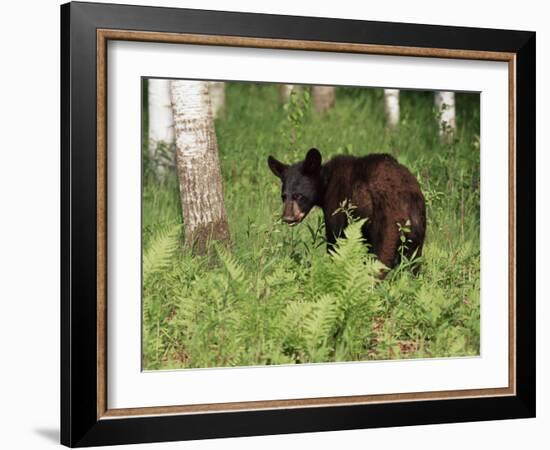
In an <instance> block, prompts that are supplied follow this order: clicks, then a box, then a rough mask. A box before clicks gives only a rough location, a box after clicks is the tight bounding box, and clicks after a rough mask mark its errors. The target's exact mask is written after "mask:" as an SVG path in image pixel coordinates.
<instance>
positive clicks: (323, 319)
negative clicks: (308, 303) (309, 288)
mask: <svg viewBox="0 0 550 450" xmlns="http://www.w3.org/2000/svg"><path fill="white" fill-rule="evenodd" d="M339 317H340V314H339V309H338V304H337V301H336V300H335V299H334V298H333V297H332V296H331V295H328V294H326V295H322V296H321V297H320V298H319V299H318V300H317V301H316V302H315V303H314V305H313V311H312V313H311V314H310V315H309V316H308V317H307V319H306V320H305V333H306V336H307V340H308V342H309V346H310V347H316V346H318V345H319V344H322V343H323V342H326V341H327V340H328V339H329V338H330V337H331V331H332V330H333V329H334V327H335V325H336V324H337V322H338V320H339Z"/></svg>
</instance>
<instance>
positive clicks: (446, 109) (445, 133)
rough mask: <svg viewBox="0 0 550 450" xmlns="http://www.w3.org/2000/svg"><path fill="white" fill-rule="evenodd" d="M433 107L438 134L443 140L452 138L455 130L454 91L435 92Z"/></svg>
mask: <svg viewBox="0 0 550 450" xmlns="http://www.w3.org/2000/svg"><path fill="white" fill-rule="evenodd" d="M434 100H435V109H436V113H437V117H438V120H439V136H440V137H441V140H442V141H444V142H447V143H448V142H450V141H451V140H452V139H453V135H454V132H455V130H456V118H455V93H454V92H448V91H441V92H436V93H435V98H434Z"/></svg>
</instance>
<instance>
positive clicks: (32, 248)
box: [0, 0, 550, 450]
mask: <svg viewBox="0 0 550 450" xmlns="http://www.w3.org/2000/svg"><path fill="white" fill-rule="evenodd" d="M132 3H135V4H155V5H167V6H182V7H183V6H187V7H195V8H207V9H231V10H240V11H254V12H265V13H280V14H299V15H311V16H324V17H342V18H353V19H371V20H386V21H402V22H420V23H433V24H447V25H466V26H479V27H491V28H510V29H529V30H535V31H537V46H538V48H537V58H538V61H537V80H538V83H537V128H538V130H539V133H538V139H537V148H538V151H537V167H538V169H537V172H538V174H537V188H538V189H537V190H538V200H537V203H538V205H537V210H538V217H537V222H538V224H539V226H538V227H537V228H538V230H539V231H538V234H539V239H538V247H537V260H538V261H537V274H538V279H539V281H540V282H539V283H538V286H537V293H538V295H537V312H538V319H537V325H538V331H537V338H538V348H537V358H538V373H537V378H538V380H539V383H538V409H537V413H538V418H537V419H530V420H514V421H500V422H483V423H475V424H450V425H433V426H423V427H408V428H399V429H395V428H393V429H378V430H357V431H346V432H332V433H315V434H302V435H288V436H268V437H256V438H239V439H224V440H213V441H204V442H187V443H169V444H155V445H154V446H153V445H141V446H139V447H137V446H135V448H159V449H160V448H184V449H199V450H200V449H219V448H223V449H255V448H258V447H262V448H268V449H269V448H273V449H275V448H277V449H279V448H281V447H285V448H313V447H316V448H338V447H339V448H362V449H363V448H366V447H372V448H376V447H378V448H380V447H383V448H389V449H393V448H407V449H416V448H422V449H440V448H445V449H461V450H463V449H464V448H468V447H471V448H488V447H490V448H495V449H517V448H530V449H539V448H540V449H542V448H547V446H548V442H549V438H548V434H547V432H548V427H549V426H550V404H549V401H550V390H549V387H548V383H547V382H544V380H548V378H549V375H550V374H549V369H550V357H549V355H550V352H549V351H548V347H543V345H542V344H543V343H548V342H550V327H548V326H545V322H546V320H547V318H548V315H549V306H548V300H549V293H550V288H549V286H548V284H547V283H546V284H544V279H545V278H546V274H547V272H548V270H549V269H550V263H549V262H548V259H547V258H546V257H545V255H546V254H548V253H549V251H550V242H549V241H548V239H546V240H543V239H542V236H543V234H545V230H544V227H543V224H544V225H545V224H547V223H548V221H549V219H550V214H549V213H548V212H547V211H542V208H543V207H547V205H548V202H547V201H546V199H545V196H544V195H543V194H545V193H548V192H549V191H550V177H548V176H543V175H544V172H543V170H544V169H545V168H546V167H548V166H549V164H550V156H549V154H548V151H546V152H545V151H543V149H546V150H548V147H549V145H550V141H549V135H548V132H547V131H546V130H547V129H548V127H547V125H546V126H543V125H545V124H548V122H549V120H550V117H549V115H548V113H546V114H543V109H544V107H545V103H547V102H548V101H550V98H549V88H548V85H547V84H546V85H545V84H544V83H543V80H545V79H546V80H548V79H550V71H549V60H548V58H549V57H548V54H549V44H550V30H549V29H548V24H547V20H548V12H547V11H546V10H545V9H544V2H540V1H534V0H524V1H523V2H521V3H518V2H515V1H514V2H512V1H501V2H498V3H497V2H479V0H476V1H471V0H463V1H461V2H455V3H445V4H443V3H441V1H440V0H438V1H422V2H420V1H416V2H410V1H407V0H394V1H392V2H356V1H353V0H340V1H338V2H334V1H330V2H329V1H320V0H317V1H315V2H305V1H304V2H301V3H299V2H297V1H296V0H276V1H274V0H269V1H264V2H257V1H245V0H232V1H231V2H227V1H226V2H224V1H223V0H218V1H215V0H202V1H198V0H197V1H158V2H154V3H153V2H152V1H139V0H133V1H132ZM58 5H59V2H58V1H56V0H41V1H26V2H7V3H6V4H5V5H3V9H2V19H3V20H2V26H1V27H0V33H2V35H1V38H2V39H1V41H0V42H2V63H1V64H2V70H1V71H0V77H1V82H2V83H1V86H2V91H1V94H0V100H1V103H0V124H1V125H0V130H1V141H0V142H1V143H2V148H1V150H2V153H1V155H2V159H1V160H0V161H1V172H0V173H1V174H0V195H1V202H0V205H1V207H2V216H1V217H2V220H1V222H0V239H1V242H0V256H1V259H0V261H1V262H0V264H1V272H0V273H1V274H2V275H1V278H0V300H1V302H2V303H1V304H2V313H1V315H0V321H1V326H0V343H1V344H2V347H1V353H0V361H1V363H0V364H1V369H2V371H1V372H0V373H1V375H0V401H1V403H0V404H1V407H0V411H1V412H0V415H1V422H0V423H1V429H2V433H0V446H1V447H3V448H9V449H17V448H31V449H41V448H44V447H52V446H54V445H56V443H57V441H58V423H59V381H58V380H59V351H58V348H59V119H58V116H59V9H58ZM545 260H546V261H545ZM126 448H133V447H126Z"/></svg>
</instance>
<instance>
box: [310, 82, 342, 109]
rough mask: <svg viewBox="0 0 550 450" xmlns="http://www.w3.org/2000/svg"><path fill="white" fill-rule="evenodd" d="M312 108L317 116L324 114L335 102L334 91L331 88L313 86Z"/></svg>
mask: <svg viewBox="0 0 550 450" xmlns="http://www.w3.org/2000/svg"><path fill="white" fill-rule="evenodd" d="M311 96H312V98H313V106H314V107H315V111H317V112H318V113H319V114H324V113H326V112H327V111H328V110H329V109H330V108H332V107H333V106H334V103H335V102H336V89H335V88H334V87H332V86H313V89H312V90H311Z"/></svg>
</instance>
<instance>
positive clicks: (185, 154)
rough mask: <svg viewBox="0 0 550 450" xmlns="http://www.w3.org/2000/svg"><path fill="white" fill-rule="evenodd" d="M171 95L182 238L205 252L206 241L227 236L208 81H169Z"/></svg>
mask: <svg viewBox="0 0 550 450" xmlns="http://www.w3.org/2000/svg"><path fill="white" fill-rule="evenodd" d="M171 97H172V105H173V110H174V124H175V134H176V169H177V174H178V179H179V187H180V200H181V208H182V212H183V221H184V226H185V240H186V243H187V244H188V245H191V246H193V247H194V249H195V251H196V252H197V253H205V252H206V251H207V250H208V247H207V245H208V242H209V241H210V240H218V241H225V240H228V239H229V227H228V224H227V215H226V212H225V206H224V202H223V189H222V178H221V170H220V162H219V157H218V143H217V139H216V133H215V130H214V120H213V116H212V106H211V102H210V96H209V92H208V84H207V82H204V81H179V80H178V81H176V80H174V81H171Z"/></svg>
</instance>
